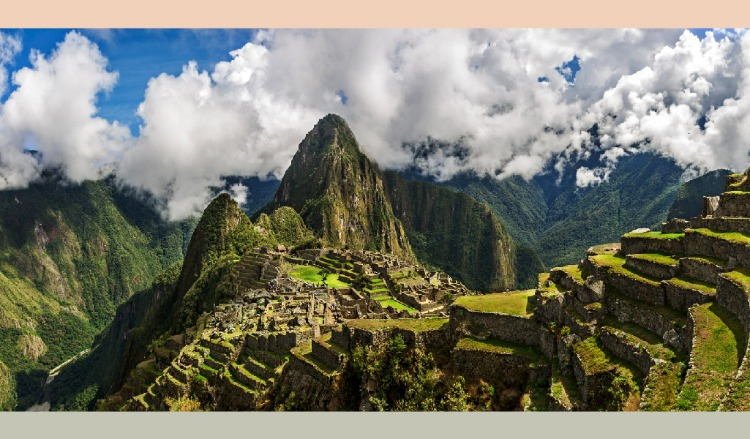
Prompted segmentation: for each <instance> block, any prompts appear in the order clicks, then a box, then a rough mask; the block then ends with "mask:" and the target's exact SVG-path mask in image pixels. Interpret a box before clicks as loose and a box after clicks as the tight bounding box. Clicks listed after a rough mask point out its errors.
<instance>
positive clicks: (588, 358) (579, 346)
mask: <svg viewBox="0 0 750 439" xmlns="http://www.w3.org/2000/svg"><path fill="white" fill-rule="evenodd" d="M573 352H575V354H576V355H577V356H578V358H579V359H580V360H581V365H582V366H583V368H584V370H585V372H586V374H591V375H593V374H600V373H609V374H611V375H612V376H613V379H612V382H611V384H610V387H609V388H608V389H607V393H608V394H607V395H606V397H605V398H603V401H602V405H601V406H599V407H597V408H598V409H602V410H622V409H624V408H626V404H627V403H628V401H629V400H631V399H632V398H633V397H634V396H635V397H636V398H637V395H638V393H639V386H638V383H637V381H638V379H639V378H640V376H639V374H638V372H637V371H636V370H635V369H634V368H633V367H632V366H631V365H630V364H628V363H626V362H624V361H622V360H620V359H619V358H617V357H615V356H614V355H612V354H610V353H609V352H608V351H607V350H606V349H605V348H604V346H602V344H601V342H600V341H599V339H598V337H589V338H587V339H585V340H583V341H581V342H580V343H576V344H575V345H574V346H573Z"/></svg>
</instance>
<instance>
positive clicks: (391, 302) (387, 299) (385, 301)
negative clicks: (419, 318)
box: [373, 296, 418, 314]
mask: <svg viewBox="0 0 750 439" xmlns="http://www.w3.org/2000/svg"><path fill="white" fill-rule="evenodd" d="M373 299H375V300H377V301H378V303H380V306H382V307H383V308H387V307H389V306H391V307H393V309H395V310H397V311H408V312H409V314H414V313H416V312H418V311H417V310H416V309H414V308H412V307H410V306H408V305H404V304H403V303H401V302H399V301H398V300H396V299H394V298H392V297H391V296H374V297H373Z"/></svg>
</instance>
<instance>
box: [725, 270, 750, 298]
mask: <svg viewBox="0 0 750 439" xmlns="http://www.w3.org/2000/svg"><path fill="white" fill-rule="evenodd" d="M722 276H724V277H726V278H727V279H729V280H730V281H732V282H734V283H735V284H737V285H739V286H740V287H741V288H742V289H743V290H745V292H747V293H748V295H750V270H748V269H747V268H735V269H734V270H733V271H727V272H726V273H724V274H723V275H722Z"/></svg>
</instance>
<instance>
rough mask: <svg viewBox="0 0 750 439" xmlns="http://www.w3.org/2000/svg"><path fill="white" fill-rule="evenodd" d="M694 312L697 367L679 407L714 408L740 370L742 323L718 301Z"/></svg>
mask: <svg viewBox="0 0 750 439" xmlns="http://www.w3.org/2000/svg"><path fill="white" fill-rule="evenodd" d="M690 313H691V314H692V316H693V319H694V320H695V339H694V341H693V353H692V357H693V358H692V359H693V367H692V369H690V370H689V371H688V374H687V376H686V378H685V383H684V384H683V386H682V390H681V392H680V396H679V399H678V401H677V408H678V409H679V410H699V411H714V410H716V409H717V408H718V406H719V403H720V402H721V400H722V397H723V396H724V395H725V394H726V393H727V389H728V388H729V383H731V382H732V379H733V378H734V376H735V374H736V373H737V367H738V362H739V361H738V356H739V353H740V352H738V348H739V347H740V346H741V343H742V325H741V323H740V322H739V320H738V319H737V318H736V317H734V316H733V315H732V314H730V313H729V312H728V311H727V310H726V309H724V308H722V307H721V306H719V305H718V304H715V303H707V304H704V305H700V306H695V307H693V308H691V309H690Z"/></svg>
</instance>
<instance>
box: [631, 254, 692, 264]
mask: <svg viewBox="0 0 750 439" xmlns="http://www.w3.org/2000/svg"><path fill="white" fill-rule="evenodd" d="M630 257H631V258H634V259H640V260H643V261H648V262H652V263H654V264H659V265H677V264H679V263H680V261H679V260H678V259H675V258H673V257H672V256H668V255H663V254H660V253H641V254H635V255H630Z"/></svg>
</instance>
